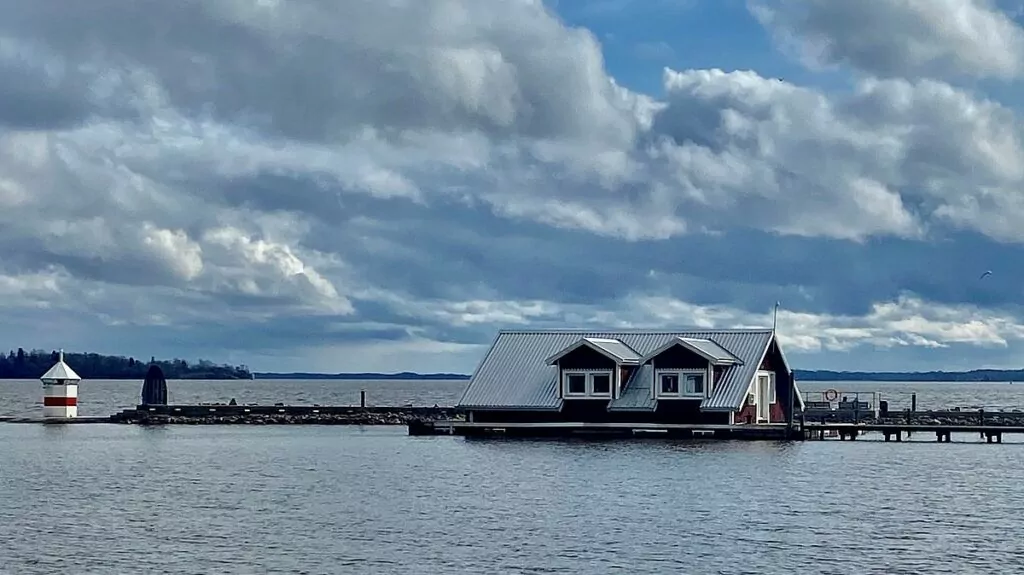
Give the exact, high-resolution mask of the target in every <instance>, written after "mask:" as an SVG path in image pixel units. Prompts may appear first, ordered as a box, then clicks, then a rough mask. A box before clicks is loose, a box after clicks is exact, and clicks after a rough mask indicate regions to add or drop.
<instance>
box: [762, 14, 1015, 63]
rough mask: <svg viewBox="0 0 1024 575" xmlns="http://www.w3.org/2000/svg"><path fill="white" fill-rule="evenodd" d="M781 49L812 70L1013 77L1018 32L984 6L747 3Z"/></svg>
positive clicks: (1006, 17) (1009, 20) (1008, 17)
mask: <svg viewBox="0 0 1024 575" xmlns="http://www.w3.org/2000/svg"><path fill="white" fill-rule="evenodd" d="M749 4H750V6H751V9H752V11H753V13H754V15H755V16H757V17H758V19H759V20H761V22H762V23H763V24H765V25H766V26H767V27H769V28H770V29H772V30H773V31H774V32H775V34H776V36H777V38H778V40H779V41H780V42H782V43H783V44H784V45H787V46H790V47H792V48H795V49H796V50H797V51H798V54H799V55H800V56H801V57H802V58H803V59H804V61H805V62H807V63H809V64H812V65H815V66H825V65H831V64H849V65H852V66H854V67H856V68H858V69H861V70H864V71H866V72H868V73H871V74H875V75H880V76H889V77H917V76H934V75H945V74H957V75H963V76H978V77H986V76H993V77H997V78H1016V77H1018V76H1019V75H1020V73H1021V70H1022V63H1024V32H1022V31H1021V28H1020V26H1018V25H1017V23H1016V22H1014V20H1013V18H1012V16H1011V15H1010V14H1008V13H1006V12H1003V11H1002V10H1000V9H999V8H998V7H997V6H996V5H995V4H994V3H993V2H991V1H990V0H858V1H857V2H835V1H832V0H749Z"/></svg>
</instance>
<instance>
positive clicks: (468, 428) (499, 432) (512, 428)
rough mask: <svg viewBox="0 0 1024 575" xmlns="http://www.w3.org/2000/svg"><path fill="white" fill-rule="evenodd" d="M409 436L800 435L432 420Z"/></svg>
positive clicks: (748, 427)
mask: <svg viewBox="0 0 1024 575" xmlns="http://www.w3.org/2000/svg"><path fill="white" fill-rule="evenodd" d="M409 435H415V436H424V435H458V436H464V437H477V436H506V437H571V436H600V437H672V438H715V439H745V440H782V439H796V438H798V436H800V435H801V432H800V430H799V428H797V427H795V426H790V425H788V424H785V423H770V424H759V425H752V424H743V425H713V424H686V423H617V422H616V423H610V422H603V423H587V422H578V421H569V422H530V423H482V422H468V421H452V420H436V421H412V422H410V423H409Z"/></svg>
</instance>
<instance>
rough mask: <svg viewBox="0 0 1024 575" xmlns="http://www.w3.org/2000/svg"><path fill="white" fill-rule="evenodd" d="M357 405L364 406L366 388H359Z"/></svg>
mask: <svg viewBox="0 0 1024 575" xmlns="http://www.w3.org/2000/svg"><path fill="white" fill-rule="evenodd" d="M359 407H362V408H365V407H366V390H365V389H360V390H359Z"/></svg>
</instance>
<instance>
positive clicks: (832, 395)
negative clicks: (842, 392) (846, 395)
mask: <svg viewBox="0 0 1024 575" xmlns="http://www.w3.org/2000/svg"><path fill="white" fill-rule="evenodd" d="M838 398H839V392H838V391H836V390H834V389H826V390H825V400H826V401H835V400H836V399H838Z"/></svg>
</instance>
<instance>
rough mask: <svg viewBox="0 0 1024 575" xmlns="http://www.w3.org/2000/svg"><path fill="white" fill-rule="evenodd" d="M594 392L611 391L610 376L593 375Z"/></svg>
mask: <svg viewBox="0 0 1024 575" xmlns="http://www.w3.org/2000/svg"><path fill="white" fill-rule="evenodd" d="M593 383H594V393H611V392H612V378H611V377H610V376H607V375H594V379H593Z"/></svg>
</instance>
